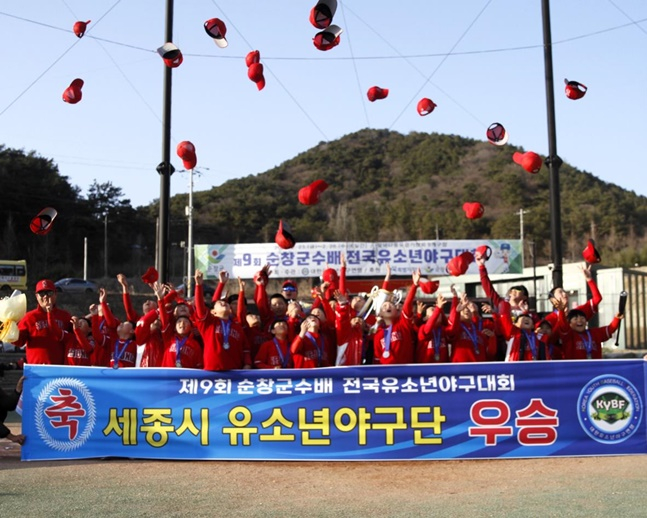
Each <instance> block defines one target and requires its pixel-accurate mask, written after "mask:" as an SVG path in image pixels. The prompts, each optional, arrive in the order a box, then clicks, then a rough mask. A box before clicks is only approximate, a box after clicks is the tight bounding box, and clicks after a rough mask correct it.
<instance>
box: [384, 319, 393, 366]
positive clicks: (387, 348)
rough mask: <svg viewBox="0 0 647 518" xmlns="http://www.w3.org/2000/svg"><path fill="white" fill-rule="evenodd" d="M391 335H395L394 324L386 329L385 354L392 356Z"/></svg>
mask: <svg viewBox="0 0 647 518" xmlns="http://www.w3.org/2000/svg"><path fill="white" fill-rule="evenodd" d="M391 333H393V324H391V325H390V326H389V327H387V328H385V329H384V352H385V353H388V354H387V358H388V356H389V354H391Z"/></svg>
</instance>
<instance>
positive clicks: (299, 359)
mask: <svg viewBox="0 0 647 518" xmlns="http://www.w3.org/2000/svg"><path fill="white" fill-rule="evenodd" d="M290 350H291V352H292V357H293V358H294V367H295V369H313V368H315V367H330V366H331V365H332V363H331V360H330V358H329V357H328V351H329V350H330V347H329V345H328V344H326V337H325V336H324V335H322V334H321V333H310V332H307V333H306V335H305V336H304V337H303V338H302V337H301V335H298V336H296V337H295V338H294V341H293V342H292V346H291V347H290Z"/></svg>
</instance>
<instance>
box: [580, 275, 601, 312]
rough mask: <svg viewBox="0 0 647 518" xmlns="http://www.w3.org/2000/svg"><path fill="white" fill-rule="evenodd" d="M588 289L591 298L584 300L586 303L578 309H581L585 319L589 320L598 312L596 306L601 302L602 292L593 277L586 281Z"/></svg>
mask: <svg viewBox="0 0 647 518" xmlns="http://www.w3.org/2000/svg"><path fill="white" fill-rule="evenodd" d="M587 284H588V286H589V289H590V290H591V298H590V299H589V300H587V301H586V304H584V305H583V306H581V307H580V308H578V309H581V310H582V311H584V313H585V314H586V319H587V320H590V319H591V318H592V317H593V315H594V314H595V313H597V312H598V306H599V305H600V302H602V294H601V293H600V290H599V289H598V285H597V284H596V283H595V281H594V280H593V279H591V280H589V281H587Z"/></svg>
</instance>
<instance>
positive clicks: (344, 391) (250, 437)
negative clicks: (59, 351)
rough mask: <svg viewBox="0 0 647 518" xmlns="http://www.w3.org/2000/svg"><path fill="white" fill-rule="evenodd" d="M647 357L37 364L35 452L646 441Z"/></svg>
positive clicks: (502, 451)
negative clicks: (294, 365)
mask: <svg viewBox="0 0 647 518" xmlns="http://www.w3.org/2000/svg"><path fill="white" fill-rule="evenodd" d="M646 365H647V362H645V361H643V360H603V361H590V360H589V361H553V362H539V363H530V362H519V363H499V362H491V363H473V364H467V363H463V364H445V365H393V366H386V365H384V366H360V367H331V368H324V369H310V370H296V369H286V370H249V371H231V372H209V371H200V370H191V369H161V368H149V369H118V370H115V369H106V368H100V367H59V366H46V365H40V366H34V365H29V366H26V367H25V375H26V382H25V387H24V393H23V396H24V397H23V399H24V401H23V433H24V434H25V435H26V436H27V441H26V443H25V445H24V446H23V448H22V458H23V460H49V459H81V458H95V457H131V458H142V459H225V460H308V461H312V460H325V461H330V460H422V459H465V458H495V457H501V458H522V457H548V456H580V455H586V456H589V455H623V454H644V453H647V425H646V423H645V418H644V415H643V414H644V407H643V401H644V399H645V397H646V394H645V376H646V372H647V367H646Z"/></svg>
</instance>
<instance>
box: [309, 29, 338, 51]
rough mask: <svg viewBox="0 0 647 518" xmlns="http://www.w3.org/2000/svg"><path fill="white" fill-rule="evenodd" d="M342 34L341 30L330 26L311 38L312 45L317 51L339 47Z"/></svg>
mask: <svg viewBox="0 0 647 518" xmlns="http://www.w3.org/2000/svg"><path fill="white" fill-rule="evenodd" d="M342 32H344V31H343V29H342V28H341V27H339V26H337V25H331V26H329V27H328V28H327V29H324V30H323V31H321V32H318V33H317V34H315V37H314V38H312V43H314V46H315V47H317V48H318V49H319V50H323V51H326V50H330V49H332V48H333V47H336V46H337V45H339V42H340V39H339V37H340V36H341V33H342Z"/></svg>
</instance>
